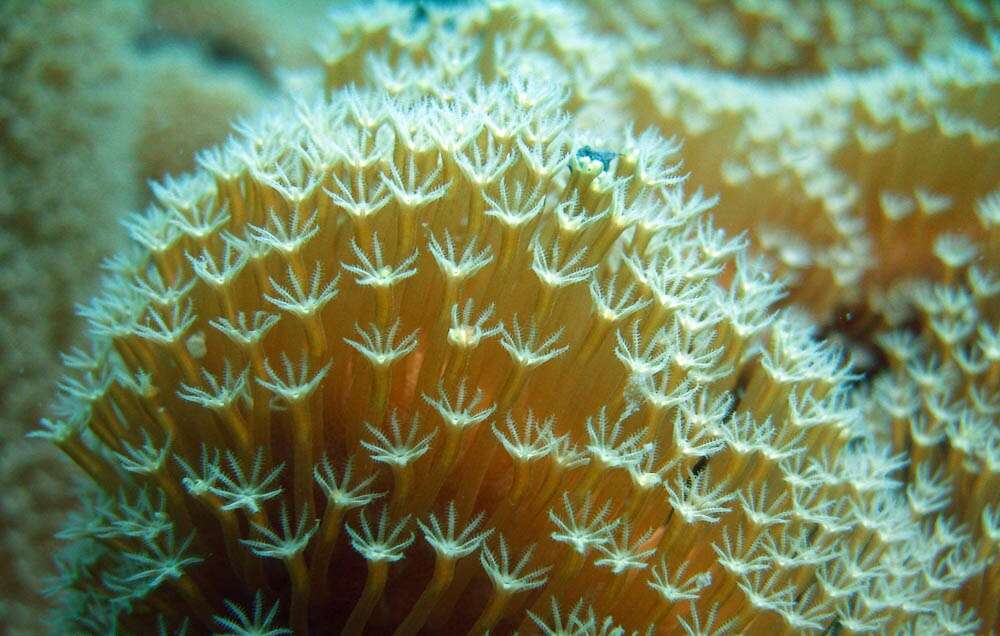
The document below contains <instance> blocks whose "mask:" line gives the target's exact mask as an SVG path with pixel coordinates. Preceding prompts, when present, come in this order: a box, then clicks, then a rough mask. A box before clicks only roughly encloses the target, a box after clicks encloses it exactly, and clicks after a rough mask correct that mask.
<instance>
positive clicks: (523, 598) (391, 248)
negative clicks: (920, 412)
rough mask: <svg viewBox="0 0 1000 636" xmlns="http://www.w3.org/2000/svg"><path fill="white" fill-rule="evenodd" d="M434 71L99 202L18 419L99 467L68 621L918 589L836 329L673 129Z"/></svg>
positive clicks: (889, 619) (255, 625)
mask: <svg viewBox="0 0 1000 636" xmlns="http://www.w3.org/2000/svg"><path fill="white" fill-rule="evenodd" d="M451 94H452V98H451V99H449V100H439V99H426V98H425V99H419V100H416V99H415V100H407V99H403V98H399V97H397V98H392V97H390V96H388V95H387V94H385V93H382V92H379V91H373V92H366V91H360V90H349V91H344V92H338V93H334V94H333V95H332V96H331V97H329V98H328V99H323V100H319V101H316V102H301V103H296V104H289V105H287V106H282V107H280V108H277V109H276V110H275V111H273V112H271V113H268V114H265V115H262V116H261V117H260V118H258V119H257V120H255V121H253V122H251V123H247V124H245V125H243V126H241V127H240V135H239V136H238V137H237V138H234V139H232V140H231V141H230V142H229V143H227V144H226V146H225V147H223V148H221V149H217V150H214V151H210V152H206V153H204V154H203V155H202V156H201V164H202V169H201V171H200V172H198V173H196V174H194V175H191V176H187V177H184V178H180V179H175V180H168V181H166V182H165V183H163V184H162V185H160V186H158V187H157V188H156V197H157V204H156V205H154V206H153V207H151V208H150V209H148V210H147V211H146V212H145V213H143V214H139V215H135V216H133V217H132V218H131V219H130V220H129V221H128V223H127V227H128V230H129V233H130V235H131V236H132V238H133V239H134V241H135V247H134V249H132V250H131V251H128V252H126V253H124V254H123V255H121V256H119V257H118V258H116V259H114V260H113V261H111V262H109V264H108V268H109V270H110V274H109V276H108V279H107V280H106V281H105V286H104V291H103V292H102V293H101V294H100V295H98V296H97V297H96V298H95V299H94V300H93V301H92V302H91V303H90V304H88V305H86V306H85V307H83V308H82V310H81V311H82V313H83V314H84V315H85V316H86V317H87V319H88V320H89V321H90V324H91V334H92V347H91V349H90V350H89V351H86V352H84V351H81V350H77V351H74V352H73V353H71V354H69V355H67V356H66V365H67V367H69V368H70V369H71V371H70V374H69V375H68V376H67V377H66V379H65V380H64V381H63V382H62V384H61V391H60V397H59V399H58V400H57V402H56V404H55V405H54V407H53V417H52V418H51V419H47V420H45V421H44V422H43V428H42V430H41V431H40V432H39V435H42V436H45V437H49V438H51V439H52V440H53V441H54V442H55V443H56V444H58V445H59V446H60V447H61V448H62V449H63V450H65V451H66V453H67V454H68V455H69V456H70V457H71V458H72V459H73V460H74V461H75V462H76V463H77V464H78V465H79V466H80V467H81V468H82V469H83V470H84V471H85V472H86V473H87V474H89V475H90V477H91V478H92V479H93V481H94V483H95V484H96V488H95V489H94V492H93V493H92V494H91V495H90V496H89V498H88V505H87V507H86V508H85V510H84V512H82V513H81V514H80V515H79V516H78V517H77V518H75V519H74V520H73V521H72V522H71V523H70V525H69V527H68V528H67V530H66V532H65V536H66V537H68V538H72V539H74V540H75V542H74V544H73V546H74V547H72V548H71V549H70V550H69V552H68V553H67V555H66V556H65V557H64V558H61V565H62V575H61V577H60V579H59V581H58V583H57V584H56V585H55V589H57V590H61V591H62V592H63V594H64V598H65V599H66V604H65V612H64V616H63V620H64V621H65V622H66V628H67V629H73V630H79V629H85V630H86V629H90V630H94V631H102V630H103V631H108V630H112V631H113V630H114V629H120V630H122V631H134V632H137V633H147V632H148V630H149V629H151V628H152V626H153V625H156V624H157V622H159V624H160V626H161V628H163V629H164V630H167V629H168V628H171V629H176V628H179V626H181V625H189V626H190V627H192V628H195V629H196V630H197V631H203V630H204V631H208V630H211V629H213V628H223V629H229V630H231V631H233V632H234V633H260V632H267V633H283V632H282V629H280V628H278V627H277V626H276V625H278V624H279V623H286V624H288V625H290V626H291V627H292V628H293V629H294V630H295V633H297V634H305V633H310V632H314V633H329V632H335V631H343V632H344V633H351V634H356V633H361V632H363V631H366V630H375V631H389V630H392V629H396V630H397V633H401V634H412V633H416V632H418V631H420V630H421V629H426V630H428V631H438V632H441V633H456V632H458V631H463V630H470V629H471V631H472V632H474V633H484V632H486V631H487V630H494V631H500V632H508V631H512V630H514V629H515V628H518V627H520V629H521V630H522V631H531V630H534V629H542V630H552V629H557V628H559V626H562V627H566V626H567V625H573V626H575V628H577V629H580V630H583V631H587V630H590V631H595V632H596V631H598V630H603V631H601V633H625V632H627V631H630V630H649V631H656V630H658V629H659V630H663V631H672V630H675V629H677V628H678V626H680V627H682V628H683V629H685V630H687V631H688V632H690V633H721V632H722V631H725V630H727V629H730V628H733V629H735V628H738V629H742V630H757V629H764V628H768V627H774V628H776V629H784V630H786V631H802V630H814V631H823V630H826V629H828V628H830V626H831V625H833V624H834V623H835V622H836V623H839V624H840V625H841V626H843V627H845V628H848V629H853V630H856V631H858V630H861V629H864V628H872V629H879V628H890V627H901V626H904V625H907V624H909V622H910V621H912V620H913V617H914V616H916V615H920V614H921V613H923V611H924V610H923V609H922V608H923V607H925V606H926V605H927V604H931V605H934V607H936V608H938V607H945V608H947V607H950V606H948V605H947V603H948V600H949V599H947V598H946V597H944V596H941V597H940V598H939V597H936V596H934V590H933V589H931V588H929V587H926V586H924V587H920V586H919V581H920V580H923V579H922V578H921V572H919V571H915V570H911V569H907V568H906V567H904V565H900V564H901V563H902V557H900V556H899V555H900V554H901V553H904V552H905V551H906V550H907V549H910V548H911V547H912V545H911V544H910V543H908V541H910V540H911V539H913V538H914V536H915V535H913V534H911V533H900V532H898V526H899V524H900V523H907V522H908V520H909V518H910V517H909V516H908V514H909V512H908V510H907V509H905V508H903V507H901V506H899V505H897V504H898V501H897V498H896V495H897V494H898V484H897V483H896V482H895V481H894V480H893V479H892V473H893V471H894V470H896V469H897V468H898V464H897V463H896V462H895V460H894V459H893V458H892V457H891V456H890V454H889V453H888V452H887V451H886V450H885V449H883V448H882V447H880V446H879V445H878V444H877V443H876V441H875V440H874V438H873V437H872V435H871V434H870V433H869V431H868V430H867V429H866V427H865V422H864V421H863V419H862V418H861V417H860V412H859V410H858V409H857V408H855V406H854V404H853V403H852V401H851V400H850V399H848V398H847V397H846V393H845V387H846V383H847V382H849V381H850V380H851V376H850V374H849V373H848V372H847V365H846V362H845V361H844V360H843V359H842V356H841V355H840V353H839V352H838V351H837V350H836V348H835V347H833V346H831V345H830V344H828V343H824V342H822V341H820V340H817V339H816V338H815V337H814V333H813V327H812V326H811V324H810V323H809V322H808V320H806V319H805V318H803V317H802V316H800V315H798V314H795V313H792V312H776V311H775V310H774V309H773V304H774V303H775V302H776V301H777V300H778V299H779V298H780V297H781V295H782V290H781V287H780V285H779V284H777V283H775V282H774V280H772V278H771V277H770V276H769V275H768V272H767V271H766V269H764V267H763V266H762V265H761V264H760V263H758V262H757V261H754V260H753V259H751V258H749V257H748V256H747V255H746V253H745V251H744V248H745V246H744V244H743V241H742V240H741V239H739V238H736V239H732V238H727V237H726V235H725V233H723V232H720V231H717V230H715V229H713V228H712V226H711V224H710V222H709V221H708V220H706V219H705V218H704V216H703V213H704V212H705V210H706V209H708V208H709V207H710V204H709V203H708V202H707V200H706V199H705V198H704V197H703V196H701V194H700V193H695V194H694V195H692V196H684V190H683V187H684V183H683V180H682V179H679V178H677V177H676V176H675V175H674V172H675V170H676V166H674V165H673V164H671V163H670V160H671V154H672V153H673V152H674V151H675V149H676V148H675V146H673V145H671V144H669V143H667V142H665V141H663V140H661V139H659V138H657V137H656V136H655V135H651V134H650V135H643V136H640V137H637V138H633V139H629V140H628V141H627V143H626V144H625V145H624V146H623V147H621V148H615V149H600V150H594V149H593V148H599V146H597V145H596V144H593V142H591V144H590V145H588V144H586V143H585V142H586V141H588V139H587V136H586V135H585V134H584V133H583V132H582V131H580V130H577V129H576V128H575V126H574V125H573V123H572V121H571V120H570V119H569V118H568V117H566V116H564V115H562V113H561V111H560V107H561V102H562V100H563V99H564V96H563V95H562V94H561V93H560V92H558V91H557V90H552V89H551V88H547V87H545V86H541V85H538V84H535V83H533V82H530V81H524V80H518V81H515V82H512V83H510V84H499V85H482V84H471V83H459V84H457V85H456V86H455V87H454V89H453V91H452V93H451ZM523 104H531V105H532V106H531V108H530V109H529V108H525V107H523ZM640 166H641V171H639V170H637V167H640ZM831 475H832V476H833V477H834V478H829V477H830V476H831ZM418 532H419V535H421V536H422V539H423V540H422V541H418V540H417V535H418ZM897 566H898V567H897ZM710 583H711V585H710ZM248 603H253V606H254V610H253V611H252V612H247V611H244V610H242V609H240V606H241V605H246V604H248ZM941 614H942V615H947V612H941ZM598 616H601V617H602V618H598ZM253 630H258V631H257V632H254V631H253ZM267 630H271V631H269V632H268V631H267Z"/></svg>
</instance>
